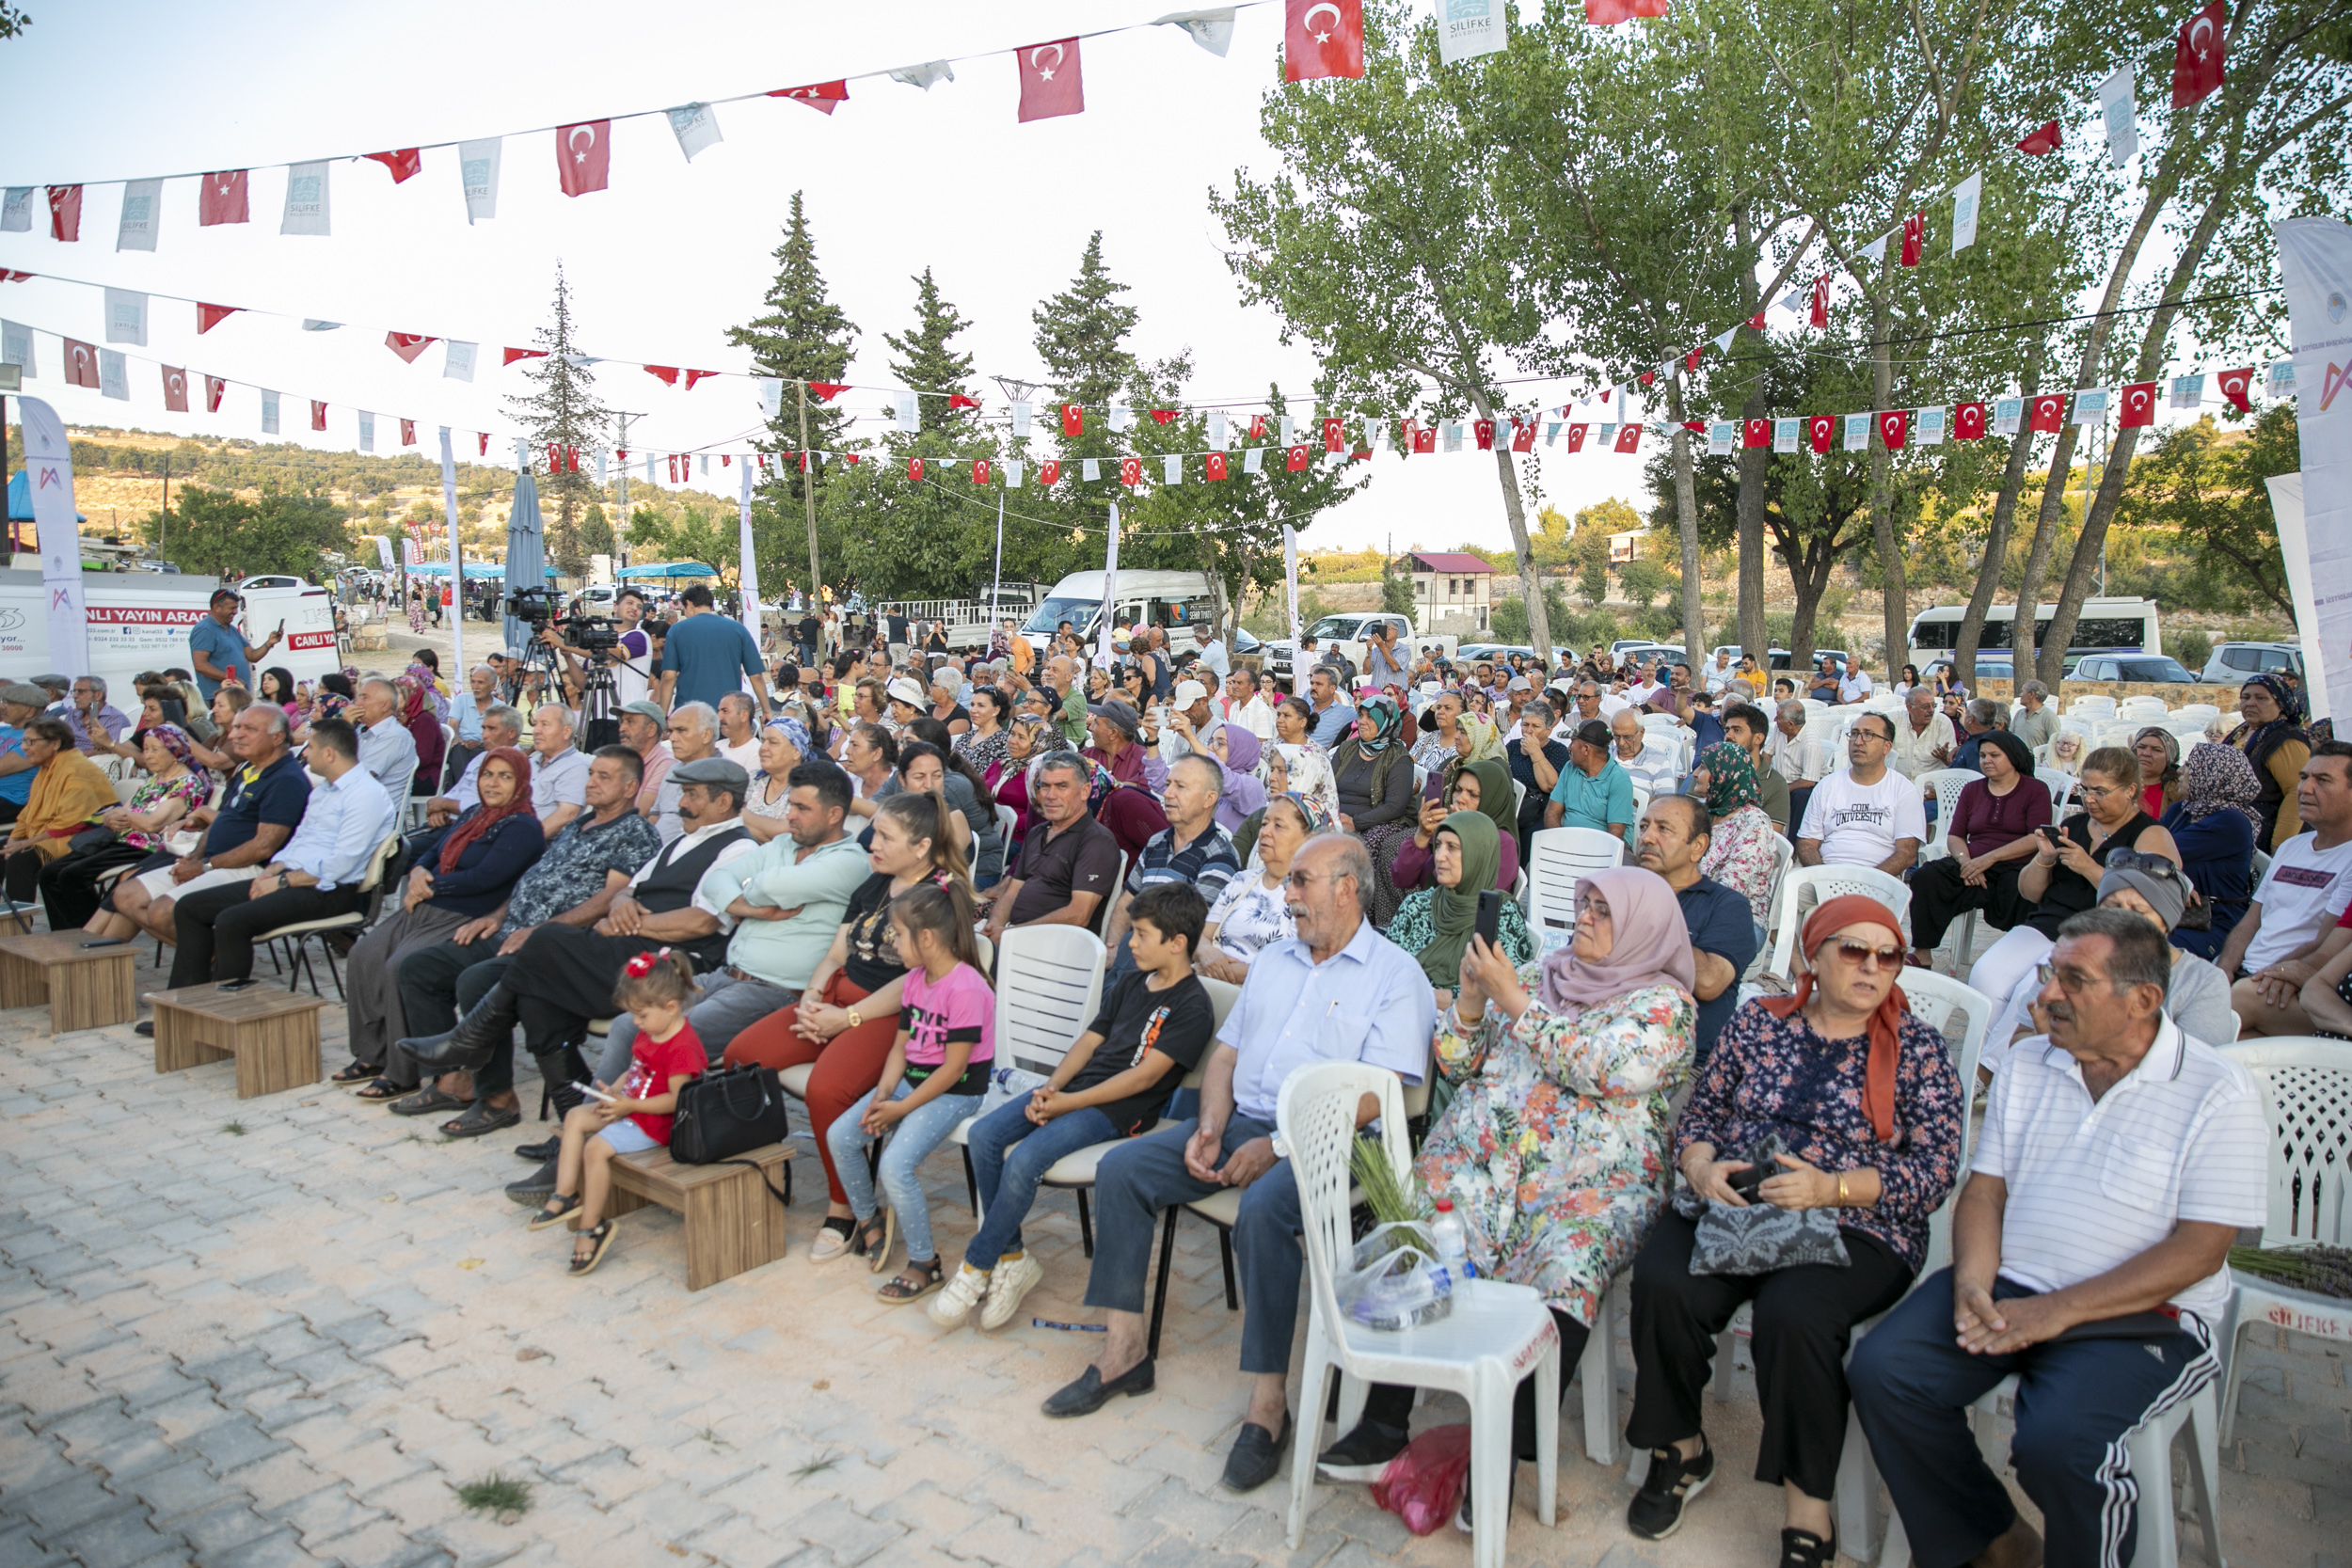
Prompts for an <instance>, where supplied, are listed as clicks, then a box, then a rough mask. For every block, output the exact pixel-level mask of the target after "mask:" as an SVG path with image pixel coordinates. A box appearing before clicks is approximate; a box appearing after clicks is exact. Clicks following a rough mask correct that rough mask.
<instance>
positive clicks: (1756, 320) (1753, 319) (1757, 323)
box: [1748, 310, 1764, 332]
mask: <svg viewBox="0 0 2352 1568" xmlns="http://www.w3.org/2000/svg"><path fill="white" fill-rule="evenodd" d="M1748 325H1750V326H1752V327H1754V328H1756V331H1758V332H1761V331H1763V330H1764V312H1763V311H1762V310H1758V311H1757V312H1756V314H1755V315H1753V316H1750V317H1749V318H1748Z"/></svg>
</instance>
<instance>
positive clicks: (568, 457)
mask: <svg viewBox="0 0 2352 1568" xmlns="http://www.w3.org/2000/svg"><path fill="white" fill-rule="evenodd" d="M564 469H565V471H566V472H569V473H575V474H576V473H578V472H580V449H579V448H578V447H565V448H564Z"/></svg>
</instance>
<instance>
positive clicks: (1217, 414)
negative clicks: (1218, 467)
mask: <svg viewBox="0 0 2352 1568" xmlns="http://www.w3.org/2000/svg"><path fill="white" fill-rule="evenodd" d="M1229 444H1230V443H1229V442H1228V441H1227V438H1226V433H1225V410H1224V409H1222V408H1212V409H1210V410H1209V445H1210V446H1211V447H1213V448H1215V449H1216V451H1225V450H1226V447H1227V446H1228V445H1229Z"/></svg>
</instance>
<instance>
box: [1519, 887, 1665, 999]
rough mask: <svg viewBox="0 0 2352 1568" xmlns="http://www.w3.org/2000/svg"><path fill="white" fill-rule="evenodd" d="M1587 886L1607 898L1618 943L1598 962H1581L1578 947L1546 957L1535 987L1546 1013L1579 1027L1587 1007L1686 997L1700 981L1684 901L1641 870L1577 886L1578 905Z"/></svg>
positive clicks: (1556, 951)
mask: <svg viewBox="0 0 2352 1568" xmlns="http://www.w3.org/2000/svg"><path fill="white" fill-rule="evenodd" d="M1588 887H1589V888H1596V889H1597V890H1599V893H1600V895H1601V896H1602V897H1603V898H1605V899H1607V900H1608V902H1609V919H1610V923H1611V925H1612V927H1613V929H1614V931H1615V933H1616V941H1615V942H1613V943H1612V944H1611V945H1610V949H1609V956H1608V957H1607V958H1603V959H1601V960H1600V961H1599V962H1597V963H1587V962H1585V961H1584V960H1583V959H1582V958H1578V957H1577V956H1576V944H1575V943H1573V942H1570V943H1569V944H1568V945H1567V946H1565V947H1562V948H1559V949H1556V950H1555V951H1554V952H1552V953H1551V954H1550V955H1549V957H1547V958H1545V959H1544V964H1543V975H1542V979H1541V983H1540V984H1539V985H1538V986H1537V988H1536V994H1537V996H1538V997H1539V998H1540V999H1541V1000H1542V1002H1543V1005H1544V1006H1545V1007H1546V1008H1547V1009H1549V1011H1550V1012H1551V1013H1553V1014H1554V1015H1555V1016H1557V1017H1559V1018H1561V1019H1564V1020H1566V1021H1569V1022H1574V1021H1575V1019H1576V1018H1577V1017H1578V1016H1580V1015H1581V1013H1582V1012H1583V1011H1584V1009H1585V1008H1587V1007H1591V1006H1597V1005H1598V1004H1600V1003H1603V1002H1608V1001H1613V1000H1614V999H1615V998H1617V997H1620V996H1623V995H1625V994H1627V993H1628V992H1629V991H1636V990H1644V989H1645V988H1647V987H1650V986H1661V985H1672V986H1675V987H1677V988H1678V989H1679V990H1683V991H1685V992H1688V991H1689V990H1691V988H1692V986H1694V985H1696V984H1697V983H1698V971H1697V968H1696V967H1695V966H1694V965H1693V964H1692V959H1691V928H1690V927H1688V926H1686V925H1685V924H1684V923H1683V919H1682V905H1681V902H1680V901H1679V900H1678V899H1677V898H1676V897H1675V890H1674V889H1673V888H1671V887H1669V886H1667V885H1666V879H1665V878H1663V877H1661V876H1660V875H1659V874H1658V873H1657V872H1655V871H1645V870H1643V869H1642V868H1641V867H1640V866H1638V865H1619V866H1612V867H1611V868H1610V869H1608V870H1606V871H1596V872H1594V873H1593V874H1592V875H1591V876H1589V877H1583V878H1580V879H1578V880H1577V884H1576V897H1577V902H1578V903H1579V904H1580V905H1581V904H1582V902H1583V900H1584V890H1585V889H1586V888H1588Z"/></svg>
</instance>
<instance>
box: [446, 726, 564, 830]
mask: <svg viewBox="0 0 2352 1568" xmlns="http://www.w3.org/2000/svg"><path fill="white" fill-rule="evenodd" d="M465 700H466V699H465V698H464V697H460V698H458V701H459V702H461V703H462V702H464V701H465ZM478 728H479V730H480V732H481V736H482V744H481V746H480V747H479V748H478V749H477V750H476V751H475V752H474V754H473V760H471V761H470V762H469V763H467V764H466V770H465V771H464V772H462V773H460V774H458V775H457V782H456V783H455V784H452V785H450V788H449V793H448V794H447V795H437V796H435V797H434V798H433V799H432V800H427V801H426V802H425V803H424V819H425V822H426V823H427V824H428V825H429V826H432V827H436V828H438V827H440V826H442V825H443V824H445V823H447V822H448V821H449V820H450V819H451V818H453V817H454V816H458V815H459V814H461V813H464V812H468V811H471V810H472V809H473V808H474V807H475V806H478V805H480V804H481V803H482V791H481V790H480V789H479V788H478V787H477V782H478V781H479V780H480V779H481V777H482V759H483V758H484V757H486V756H488V755H489V754H490V753H491V752H495V751H497V750H498V749H499V748H500V747H501V746H512V747H514V748H516V750H521V748H522V743H523V716H522V714H521V713H519V712H517V711H516V709H514V708H511V707H508V706H507V705H505V704H504V703H491V704H490V705H487V706H485V708H483V710H482V714H481V718H480V720H479V721H478ZM570 754H571V755H574V756H578V755H579V754H580V753H579V752H571V753H570ZM525 756H526V758H528V757H529V753H528V752H526V753H525ZM582 760H583V761H584V760H585V759H582ZM539 772H540V768H539V765H538V763H537V762H536V761H535V760H532V769H531V774H532V777H531V782H532V784H533V785H536V784H538V782H539ZM532 798H533V800H534V802H535V801H536V799H537V791H536V790H535V788H534V790H533V791H532ZM559 831H560V830H559ZM549 836H550V837H552V836H553V835H552V834H550V835H549Z"/></svg>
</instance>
